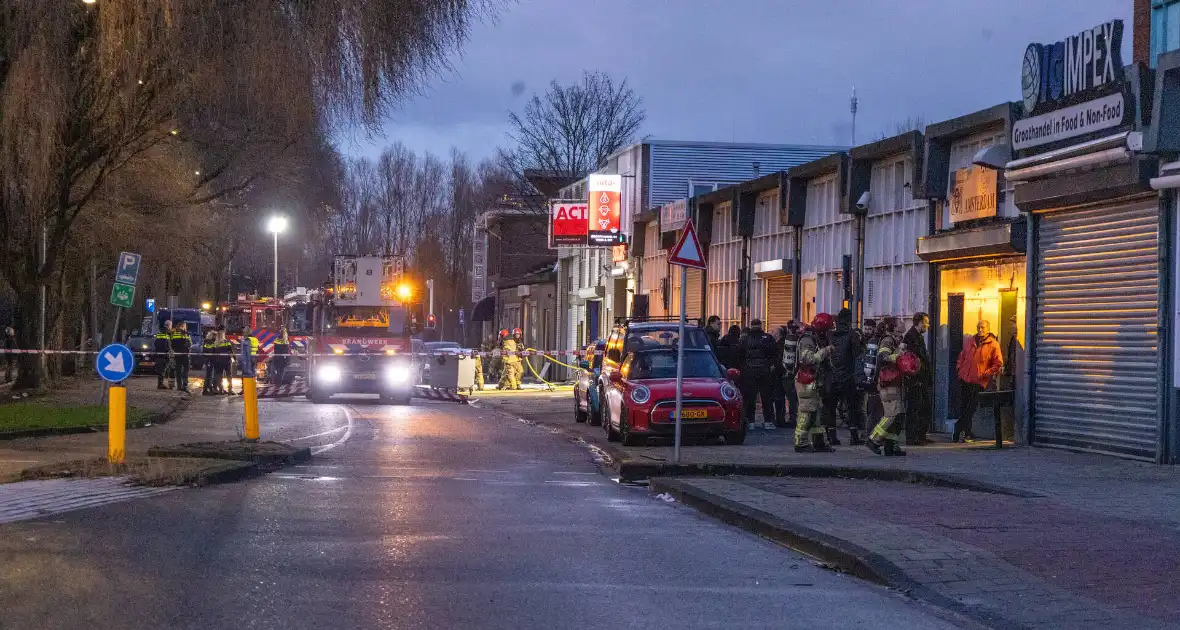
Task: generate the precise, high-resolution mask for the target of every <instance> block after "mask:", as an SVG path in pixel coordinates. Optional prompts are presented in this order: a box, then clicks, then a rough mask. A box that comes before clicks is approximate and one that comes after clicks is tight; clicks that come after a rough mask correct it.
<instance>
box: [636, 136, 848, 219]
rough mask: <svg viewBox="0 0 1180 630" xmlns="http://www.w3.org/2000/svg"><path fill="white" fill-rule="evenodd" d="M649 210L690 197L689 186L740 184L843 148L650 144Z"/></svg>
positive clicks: (772, 145) (783, 145)
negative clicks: (695, 184) (756, 172)
mask: <svg viewBox="0 0 1180 630" xmlns="http://www.w3.org/2000/svg"><path fill="white" fill-rule="evenodd" d="M649 145H650V147H651V158H650V159H651V164H650V165H649V169H648V172H649V173H651V177H650V185H649V186H648V189H647V190H648V200H647V207H648V208H657V207H659V206H661V205H663V204H666V203H670V202H672V201H676V200H677V199H683V198H685V197H688V196H691V195H692V191H691V190H690V188H689V182H694V183H697V184H706V183H712V184H737V183H740V182H744V181H746V180H750V179H754V178H755V177H756V176H757V175H756V174H755V172H754V163H755V162H757V163H758V173H760V174H762V175H765V174H767V173H773V172H776V171H781V170H785V169H788V168H790V167H792V166H798V165H799V164H806V163H807V162H811V161H812V160H818V159H819V158H822V157H824V156H825V155H831V154H832V153H835V152H836V151H841V150H843V147H823V146H809V145H786V144H730V143H723V142H675V141H667V140H652V141H649Z"/></svg>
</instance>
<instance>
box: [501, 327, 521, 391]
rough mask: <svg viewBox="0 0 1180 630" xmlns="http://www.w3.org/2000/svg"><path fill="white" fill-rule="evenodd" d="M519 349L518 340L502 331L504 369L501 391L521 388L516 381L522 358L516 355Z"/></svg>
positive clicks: (502, 361)
mask: <svg viewBox="0 0 1180 630" xmlns="http://www.w3.org/2000/svg"><path fill="white" fill-rule="evenodd" d="M517 350H518V347H517V345H516V339H514V338H512V337H510V336H508V331H507V330H501V331H500V352H501V353H502V354H501V357H500V361H501V363H502V364H503V368H502V369H501V370H500V389H501V390H507V389H517V388H518V387H519V386H520V383H519V381H516V380H515V379H516V373H517V372H516V370H517V369H518V368H519V367H520V357H519V356H517V355H516V351H517Z"/></svg>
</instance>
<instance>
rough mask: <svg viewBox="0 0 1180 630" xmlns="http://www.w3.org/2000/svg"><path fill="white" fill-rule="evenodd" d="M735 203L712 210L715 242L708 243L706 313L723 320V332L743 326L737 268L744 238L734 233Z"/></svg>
mask: <svg viewBox="0 0 1180 630" xmlns="http://www.w3.org/2000/svg"><path fill="white" fill-rule="evenodd" d="M732 213H733V203H732V202H728V201H727V202H724V203H719V204H717V205H716V206H715V207H714V209H713V240H712V242H711V243H710V244H709V299H708V304H707V307H706V309H705V310H707V311H709V315H716V316H718V317H720V318H721V324H722V329H723V330H724V329H726V328H728V327H729V326H730V325H731V324H741V310H740V308H739V305H738V281H737V278H738V268H739V267H741V264H742V237H740V236H738V235H736V234H734V233H733V222H732V220H731V215H732Z"/></svg>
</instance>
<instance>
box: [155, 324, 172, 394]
mask: <svg viewBox="0 0 1180 630" xmlns="http://www.w3.org/2000/svg"><path fill="white" fill-rule="evenodd" d="M152 349H153V350H155V355H156V357H155V358H156V389H170V388H169V387H165V386H164V377H165V376H167V375H168V363H169V358H170V356H169V355H171V354H172V320H170V319H168V320H165V321H164V327H163V328H162V329H160V331H159V332H157V333H156V338H155V341H154V342H153V343H152Z"/></svg>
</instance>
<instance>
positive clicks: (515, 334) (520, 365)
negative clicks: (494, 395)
mask: <svg viewBox="0 0 1180 630" xmlns="http://www.w3.org/2000/svg"><path fill="white" fill-rule="evenodd" d="M512 338H513V339H515V340H516V349H517V350H520V351H522V352H523V351H525V350H527V349H528V348H527V347H525V345H524V331H523V330H521V329H519V328H513V329H512ZM517 358H518V359H520V360H519V361H518V362H517V364H516V367H515V368H513V369H514V370H516V373H515V374H514V376H515V377H516V378H515V382H516V389H520V382H521V381H522V380H524V362H525V361H527V360H528V359H524V358H521V357H517ZM529 367H532V364H531V363H530V364H529Z"/></svg>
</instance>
